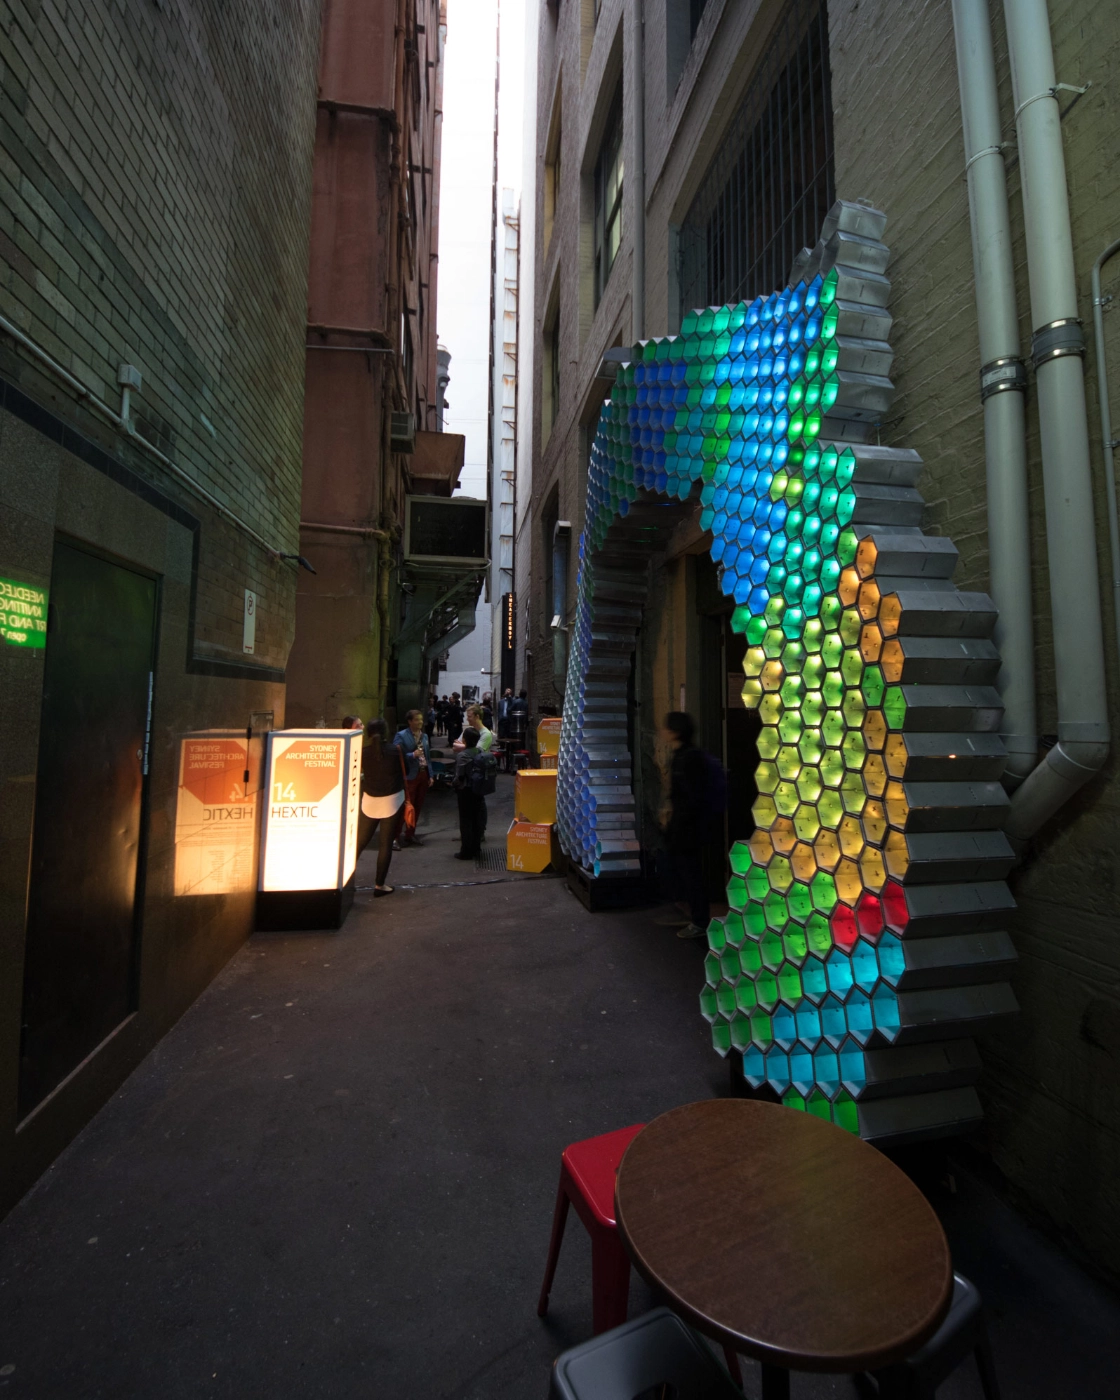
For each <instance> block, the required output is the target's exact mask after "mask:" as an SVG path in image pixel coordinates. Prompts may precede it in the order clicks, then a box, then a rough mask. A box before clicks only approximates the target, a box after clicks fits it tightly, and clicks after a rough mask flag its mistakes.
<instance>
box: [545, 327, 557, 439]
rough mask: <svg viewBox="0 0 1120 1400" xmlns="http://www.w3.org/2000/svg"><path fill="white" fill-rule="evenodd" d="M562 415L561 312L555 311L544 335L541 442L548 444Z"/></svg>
mask: <svg viewBox="0 0 1120 1400" xmlns="http://www.w3.org/2000/svg"><path fill="white" fill-rule="evenodd" d="M559 415H560V310H559V307H557V309H556V310H555V311H554V313H553V316H552V319H551V321H550V322H549V323H548V324H547V326H546V329H545V333H544V403H543V404H542V406H541V441H542V442H547V441H548V439H549V437H550V436H551V434H552V428H553V425H554V424H555V422H556V419H557V418H558V417H559Z"/></svg>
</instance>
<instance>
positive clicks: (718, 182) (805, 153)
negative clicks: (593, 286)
mask: <svg viewBox="0 0 1120 1400" xmlns="http://www.w3.org/2000/svg"><path fill="white" fill-rule="evenodd" d="M835 198H836V194H835V172H834V165H833V152H832V92H831V83H830V79H829V68H828V13H827V6H826V4H824V3H823V2H822V0H794V3H793V4H791V5H789V6H787V8H786V10H785V13H784V14H783V16H782V18H781V20H779V22H778V27H777V30H776V32H775V35H774V38H773V39H772V41H771V44H770V47H769V48H768V50H767V51H766V53H765V55H764V57H763V59H762V61H761V62H760V64H759V65H758V69H757V71H756V72H755V75H754V77H753V78H752V79H751V83H750V86H749V87H748V89H747V93H746V96H745V97H744V99H743V101H742V103H741V104H740V106H739V110H738V111H737V112H736V114H735V116H734V117H733V119H732V122H731V126H730V129H729V131H728V134H727V136H726V137H725V138H724V141H723V144H722V145H721V147H720V149H719V151H718V152H717V153H716V156H715V158H714V159H713V161H712V163H711V165H710V166H709V167H708V171H707V174H706V175H705V176H704V180H703V183H702V184H701V186H700V189H699V191H698V192H697V195H696V198H695V199H694V200H693V202H692V206H691V208H690V209H689V211H688V214H687V215H686V217H685V221H684V224H683V225H682V227H681V233H680V296H681V312H682V314H683V313H684V312H686V311H688V310H689V309H691V308H692V307H697V306H722V305H731V304H734V303H736V302H740V301H749V300H751V299H753V298H754V297H756V296H758V295H760V294H762V293H766V292H771V291H773V290H774V289H775V288H777V287H782V286H784V285H785V283H786V280H787V279H788V277H789V272H790V268H791V267H792V265H793V261H794V259H795V258H796V256H797V254H798V253H799V252H800V251H801V249H802V248H803V247H812V246H813V244H814V243H816V241H817V238H818V237H819V234H820V226H821V223H822V221H823V219H824V216H825V214H827V213H828V210H829V209H830V208H831V207H832V204H833V201H834V200H835Z"/></svg>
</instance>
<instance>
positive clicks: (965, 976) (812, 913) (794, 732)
mask: <svg viewBox="0 0 1120 1400" xmlns="http://www.w3.org/2000/svg"><path fill="white" fill-rule="evenodd" d="M885 225H886V216H885V215H884V214H883V213H881V212H880V211H878V210H875V209H872V208H870V207H867V206H865V205H863V204H853V203H848V202H846V201H838V202H837V203H836V204H835V205H834V206H833V208H832V210H831V211H830V212H829V214H828V216H827V218H826V219H825V222H824V226H823V228H822V232H821V240H820V242H818V243H817V245H816V247H815V248H813V249H812V250H809V249H804V250H803V251H802V253H801V254H800V256H799V257H798V259H797V262H796V264H795V266H794V269H793V273H792V275H791V278H790V281H789V284H788V286H787V287H786V289H785V290H784V291H781V292H775V293H773V294H772V295H770V296H768V297H764V298H758V299H757V300H755V301H753V302H750V303H740V304H739V305H738V306H727V307H722V308H718V309H717V308H710V309H708V310H703V311H697V312H693V313H692V314H691V315H689V316H686V317H685V318H684V322H683V324H682V327H681V334H680V335H679V336H669V337H665V338H663V339H660V340H650V341H645V342H643V343H642V344H640V345H636V346H635V347H634V348H633V351H632V356H631V359H630V362H629V363H625V364H622V365H621V366H620V369H619V373H618V377H617V380H616V382H615V385H614V388H613V389H612V391H611V396H610V399H609V400H608V401H607V402H606V403H605V404H604V406H603V409H602V412H601V415H600V419H599V426H598V431H597V433H596V436H595V441H594V444H593V446H592V449H591V461H590V466H589V471H588V481H587V510H586V525H585V533H584V535H583V537H582V538H581V540H580V572H579V589H578V606H577V616H576V626H575V628H574V636H573V648H572V651H573V654H572V659H571V665H570V667H569V670H568V679H567V692H566V696H565V704H564V718H563V730H562V735H561V748H560V760H559V775H558V794H557V798H558V800H557V826H558V834H559V838H560V842H561V845H562V847H563V849H564V850H565V852H566V853H567V855H568V856H569V858H570V859H572V860H573V861H575V862H577V863H578V864H580V865H581V866H583V867H584V868H585V870H586V871H587V872H588V874H589V876H590V877H591V878H594V879H598V880H609V879H611V878H612V877H614V878H617V877H626V876H631V877H632V876H633V875H634V874H635V873H636V872H638V871H639V870H640V868H641V862H640V847H639V842H638V838H637V830H636V823H635V806H634V795H633V791H632V786H631V763H630V755H629V753H628V752H627V708H626V707H627V684H628V678H629V674H630V667H631V656H632V653H633V651H634V648H635V643H636V638H637V633H638V628H639V626H640V624H641V613H642V605H643V602H644V599H645V597H646V593H647V571H648V568H649V565H650V562H651V556H653V555H654V554H655V553H657V552H658V550H660V549H663V548H664V545H665V542H666V540H667V538H668V535H669V533H670V531H671V530H672V528H673V526H674V525H675V524H676V523H677V521H678V520H679V519H680V516H681V513H682V509H683V508H682V506H681V505H680V504H679V503H680V502H684V501H687V500H689V499H690V498H693V497H695V495H696V494H697V492H699V496H700V502H701V506H702V511H703V513H702V515H701V524H702V525H703V526H704V527H705V528H706V529H710V530H711V532H712V544H711V556H712V558H713V559H714V560H715V561H716V563H717V564H718V565H719V566H720V568H721V587H722V589H723V592H724V594H725V595H727V596H729V597H731V598H733V600H734V603H735V605H736V606H735V611H734V615H733V618H732V626H733V628H734V629H735V630H736V631H738V632H740V633H745V634H746V638H747V644H748V645H747V652H746V656H745V660H744V663H743V665H744V670H745V676H744V686H743V699H744V701H745V703H746V704H747V705H748V706H750V707H752V708H757V709H758V710H759V711H760V714H761V718H762V731H761V735H760V738H759V741H758V748H759V755H760V759H761V761H760V763H759V766H758V768H757V770H756V780H757V785H758V792H759V796H758V800H757V802H756V803H755V806H754V815H755V821H756V824H757V827H756V830H755V833H754V835H753V836H752V837H751V839H750V841H749V842H741V841H737V842H736V843H735V844H734V845H733V846H732V848H731V852H730V865H731V870H732V875H731V878H730V881H729V883H728V886H727V899H728V904H729V906H730V908H729V912H728V914H727V915H726V916H725V917H723V918H716V919H713V920H712V922H711V925H710V926H709V929H708V942H709V946H710V951H709V953H708V955H707V959H706V965H705V967H706V983H705V986H704V988H703V990H702V992H701V994H700V1007H701V1011H702V1012H703V1015H704V1017H705V1018H706V1019H707V1021H708V1022H709V1023H710V1024H711V1028H712V1040H713V1044H714V1045H715V1048H716V1049H717V1050H718V1051H719V1053H720V1054H721V1055H725V1056H726V1055H728V1054H737V1055H741V1056H742V1058H743V1071H744V1075H745V1077H746V1080H747V1082H748V1083H749V1084H750V1085H751V1086H753V1087H754V1088H756V1089H759V1088H761V1087H762V1086H763V1085H769V1086H770V1089H771V1090H773V1091H774V1092H775V1093H776V1094H777V1095H778V1096H779V1097H780V1098H781V1100H782V1102H783V1103H785V1104H788V1105H791V1106H793V1107H795V1108H799V1109H804V1110H806V1111H808V1112H810V1113H816V1114H818V1115H819V1116H820V1117H822V1118H826V1119H831V1120H832V1121H833V1122H835V1123H838V1124H839V1125H840V1126H842V1127H844V1128H847V1129H848V1130H850V1131H851V1132H855V1133H859V1134H860V1135H861V1136H863V1137H865V1138H872V1139H894V1140H904V1139H907V1138H916V1137H922V1136H928V1135H934V1134H939V1133H945V1132H954V1131H958V1130H960V1129H961V1128H962V1127H964V1126H965V1125H966V1124H968V1123H970V1122H974V1121H975V1120H977V1119H979V1118H980V1116H981V1108H980V1102H979V1099H978V1097H977V1094H976V1090H975V1088H974V1087H973V1086H974V1084H975V1082H976V1080H977V1078H978V1077H979V1073H980V1060H979V1056H978V1053H977V1050H976V1046H975V1043H974V1041H973V1040H972V1039H971V1035H972V1034H973V1032H975V1031H976V1030H979V1029H981V1028H983V1027H986V1026H987V1025H989V1024H990V1023H991V1022H992V1020H993V1019H994V1018H996V1017H1000V1016H1004V1015H1007V1014H1009V1013H1012V1012H1014V1011H1016V1010H1017V1009H1018V1008H1017V1005H1016V1002H1015V998H1014V995H1013V993H1012V991H1011V988H1010V986H1009V985H1008V983H1007V980H1006V978H1007V976H1008V973H1009V971H1010V969H1011V968H1012V966H1013V965H1014V962H1015V951H1014V948H1013V946H1012V943H1011V940H1010V938H1009V937H1008V935H1007V933H1006V932H1005V931H1004V929H1003V926H1004V923H1005V921H1006V918H1007V916H1008V915H1009V913H1010V911H1011V910H1012V909H1013V908H1014V907H1015V904H1014V900H1013V899H1012V897H1011V894H1010V892H1009V890H1008V888H1007V885H1006V883H1005V882H1004V880H1005V876H1006V875H1007V873H1008V871H1009V870H1010V868H1011V865H1012V863H1013V859H1014V855H1013V852H1012V849H1011V846H1010V844H1009V843H1008V840H1007V838H1006V836H1005V835H1004V833H1003V831H1002V830H1001V827H1002V825H1003V821H1004V818H1005V816H1006V813H1007V807H1008V798H1007V795H1006V793H1005V791H1004V789H1003V786H1002V785H1001V783H1000V776H1001V774H1002V772H1003V768H1004V763H1005V761H1006V751H1005V749H1004V745H1003V742H1002V740H1001V738H1000V733H999V730H1000V723H1001V719H1002V715H1003V708H1002V704H1001V700H1000V696H999V692H998V691H997V690H996V689H995V680H996V675H997V672H998V670H999V665H1000V657H999V652H998V651H997V649H996V647H995V645H994V643H993V642H992V640H991V637H992V631H993V628H994V626H995V622H996V610H995V608H994V606H993V604H992V602H991V599H990V598H988V596H987V595H986V594H981V593H962V592H960V591H959V590H958V589H957V588H956V586H955V585H954V584H953V582H952V575H953V571H954V568H955V566H956V562H957V551H956V549H955V548H954V546H953V544H952V541H951V540H948V539H945V538H943V537H935V536H926V535H924V534H923V533H922V530H921V524H920V522H921V513H922V498H921V496H920V495H919V493H918V491H917V489H916V482H917V480H918V476H919V473H920V471H921V467H922V463H921V459H920V458H919V456H918V454H917V453H916V452H914V451H912V450H909V449H906V448H898V447H883V446H878V445H874V438H875V436H876V424H877V423H878V422H879V421H880V420H881V418H882V415H883V413H884V412H885V411H886V409H887V408H888V407H889V405H890V403H891V399H892V397H893V394H894V388H893V385H892V384H891V381H890V379H889V378H887V375H888V374H889V371H890V366H891V360H892V357H893V352H892V351H891V348H890V345H889V344H888V335H889V332H890V327H891V317H890V314H889V312H888V311H887V310H886V306H887V300H888V295H889V292H890V282H889V281H888V279H887V278H886V277H885V276H884V272H885V269H886V265H887V259H888V249H887V247H886V246H885V245H884V244H883V242H882V241H881V239H882V234H883V231H884V228H885ZM620 754H621V756H620Z"/></svg>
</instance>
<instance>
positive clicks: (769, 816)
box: [751, 794, 778, 827]
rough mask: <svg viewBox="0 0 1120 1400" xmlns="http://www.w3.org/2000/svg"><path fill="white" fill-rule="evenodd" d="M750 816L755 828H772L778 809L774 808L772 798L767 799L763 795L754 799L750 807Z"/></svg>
mask: <svg viewBox="0 0 1120 1400" xmlns="http://www.w3.org/2000/svg"><path fill="white" fill-rule="evenodd" d="M751 815H752V816H753V817H754V824H755V826H761V827H769V826H772V825H773V822H774V818H775V817H776V816H777V815H778V809H777V807H775V806H774V799H773V798H772V797H767V796H766V795H765V794H762V795H760V796H759V797H756V798H755V800H754V805H753V806H752V807H751Z"/></svg>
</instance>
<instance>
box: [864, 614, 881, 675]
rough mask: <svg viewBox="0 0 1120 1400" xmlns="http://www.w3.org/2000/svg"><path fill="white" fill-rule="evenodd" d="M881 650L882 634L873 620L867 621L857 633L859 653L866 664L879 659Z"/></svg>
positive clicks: (871, 663) (869, 664)
mask: <svg viewBox="0 0 1120 1400" xmlns="http://www.w3.org/2000/svg"><path fill="white" fill-rule="evenodd" d="M882 651H883V634H882V632H880V631H879V628H878V626H877V625H876V624H875V623H874V622H869V623H868V624H867V625H866V626H865V627H864V629H863V631H862V632H861V633H860V634H859V654H860V656H862V657H863V659H864V661H865V662H866V663H867V665H868V666H871V665H873V664H874V663H875V662H876V661H878V660H879V657H880V656H881V655H882Z"/></svg>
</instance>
